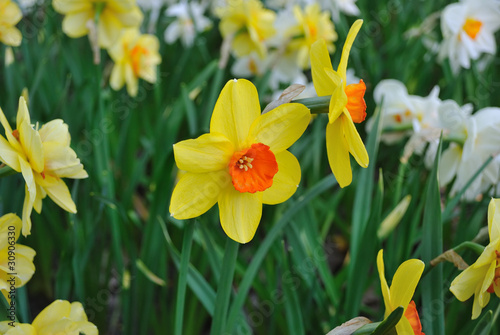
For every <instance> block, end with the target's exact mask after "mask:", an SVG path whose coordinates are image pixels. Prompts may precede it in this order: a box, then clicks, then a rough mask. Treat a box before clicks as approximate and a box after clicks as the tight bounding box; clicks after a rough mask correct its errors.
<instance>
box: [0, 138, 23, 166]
mask: <svg viewBox="0 0 500 335" xmlns="http://www.w3.org/2000/svg"><path fill="white" fill-rule="evenodd" d="M0 161H2V163H5V164H7V165H8V166H10V167H11V168H12V169H13V170H16V171H17V172H21V166H20V165H19V153H18V152H17V151H16V150H15V149H14V147H12V146H11V145H10V143H9V142H8V141H7V140H6V139H5V138H4V137H3V136H1V135H0Z"/></svg>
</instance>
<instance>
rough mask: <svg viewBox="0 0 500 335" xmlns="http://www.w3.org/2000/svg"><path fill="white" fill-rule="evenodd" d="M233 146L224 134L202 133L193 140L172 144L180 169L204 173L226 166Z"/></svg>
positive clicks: (232, 151)
mask: <svg viewBox="0 0 500 335" xmlns="http://www.w3.org/2000/svg"><path fill="white" fill-rule="evenodd" d="M233 153H234V146H233V144H232V143H231V141H229V140H228V139H227V137H225V136H224V135H220V134H215V133H210V134H204V135H201V136H200V137H198V138H197V139H194V140H185V141H182V142H179V143H177V144H174V156H175V162H176V163H177V167H178V168H179V169H180V170H184V171H188V172H194V173H205V172H214V171H218V170H223V169H225V168H227V165H228V164H229V160H230V159H231V156H232V155H233Z"/></svg>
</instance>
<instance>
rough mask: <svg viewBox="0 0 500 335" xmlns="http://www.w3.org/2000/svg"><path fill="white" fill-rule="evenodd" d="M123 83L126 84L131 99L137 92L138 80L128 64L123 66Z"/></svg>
mask: <svg viewBox="0 0 500 335" xmlns="http://www.w3.org/2000/svg"><path fill="white" fill-rule="evenodd" d="M125 82H126V83H127V93H128V95H130V96H131V97H135V96H137V91H139V78H137V77H136V75H135V74H134V70H133V69H132V66H131V65H130V64H129V63H127V64H125Z"/></svg>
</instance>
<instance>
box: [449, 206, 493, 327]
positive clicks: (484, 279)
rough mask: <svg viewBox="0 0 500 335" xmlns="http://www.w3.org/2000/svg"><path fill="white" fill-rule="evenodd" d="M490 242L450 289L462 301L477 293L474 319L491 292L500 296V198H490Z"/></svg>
mask: <svg viewBox="0 0 500 335" xmlns="http://www.w3.org/2000/svg"><path fill="white" fill-rule="evenodd" d="M488 233H489V235H490V243H489V244H488V245H487V246H486V248H484V251H483V253H482V254H481V256H479V258H478V259H477V261H476V262H475V263H474V264H472V265H471V266H469V267H468V268H467V269H465V270H464V271H463V272H462V273H461V274H459V275H458V276H457V277H456V278H455V279H454V280H453V281H452V282H451V286H450V291H451V293H453V294H454V295H455V297H457V299H458V300H460V301H465V300H467V299H469V298H470V297H472V295H474V304H473V305H472V319H473V320H474V319H477V318H478V317H479V315H480V314H481V311H482V309H483V308H484V307H485V306H486V305H487V304H488V302H489V301H490V294H491V293H495V294H496V296H497V297H500V199H491V201H490V204H489V206H488Z"/></svg>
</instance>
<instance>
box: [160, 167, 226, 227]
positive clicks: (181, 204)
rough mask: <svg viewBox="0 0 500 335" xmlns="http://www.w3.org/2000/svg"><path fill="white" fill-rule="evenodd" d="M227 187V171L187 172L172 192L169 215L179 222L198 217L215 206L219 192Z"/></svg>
mask: <svg viewBox="0 0 500 335" xmlns="http://www.w3.org/2000/svg"><path fill="white" fill-rule="evenodd" d="M228 187H232V184H231V176H230V175H229V173H228V172H227V171H216V172H208V173H191V172H187V173H186V174H185V175H184V176H182V178H181V179H180V180H179V182H178V183H177V185H176V186H175V188H174V191H173V192H172V198H171V200H170V209H169V211H170V214H171V215H172V216H173V217H174V218H176V219H179V220H185V219H191V218H194V217H197V216H200V215H201V214H203V213H205V212H206V211H208V210H209V209H210V208H211V207H212V206H213V205H215V203H216V202H217V199H218V198H219V194H220V192H221V190H223V189H226V188H228Z"/></svg>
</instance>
